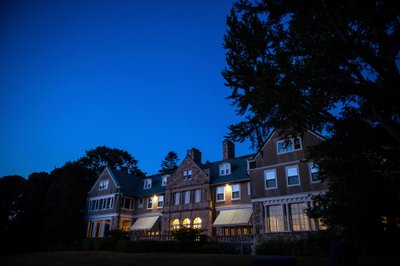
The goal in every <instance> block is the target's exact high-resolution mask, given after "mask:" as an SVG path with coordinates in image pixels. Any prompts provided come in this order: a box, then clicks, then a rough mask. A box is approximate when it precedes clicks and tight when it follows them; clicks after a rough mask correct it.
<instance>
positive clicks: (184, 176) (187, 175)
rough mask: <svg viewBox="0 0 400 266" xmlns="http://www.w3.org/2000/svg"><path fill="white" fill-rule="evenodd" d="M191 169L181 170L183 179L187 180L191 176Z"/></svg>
mask: <svg viewBox="0 0 400 266" xmlns="http://www.w3.org/2000/svg"><path fill="white" fill-rule="evenodd" d="M192 173H193V172H192V170H187V171H183V173H182V176H183V180H188V179H191V178H192Z"/></svg>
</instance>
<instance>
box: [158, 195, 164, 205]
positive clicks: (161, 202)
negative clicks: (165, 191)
mask: <svg viewBox="0 0 400 266" xmlns="http://www.w3.org/2000/svg"><path fill="white" fill-rule="evenodd" d="M162 207H164V196H163V195H161V196H158V203H157V208H162Z"/></svg>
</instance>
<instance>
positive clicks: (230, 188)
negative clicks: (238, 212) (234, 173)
mask: <svg viewBox="0 0 400 266" xmlns="http://www.w3.org/2000/svg"><path fill="white" fill-rule="evenodd" d="M231 191H232V186H231V185H229V184H226V185H225V192H226V193H230V192H231Z"/></svg>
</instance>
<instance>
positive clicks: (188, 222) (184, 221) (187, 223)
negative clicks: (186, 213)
mask: <svg viewBox="0 0 400 266" xmlns="http://www.w3.org/2000/svg"><path fill="white" fill-rule="evenodd" d="M182 226H183V227H186V228H190V219H189V218H185V219H183V222H182Z"/></svg>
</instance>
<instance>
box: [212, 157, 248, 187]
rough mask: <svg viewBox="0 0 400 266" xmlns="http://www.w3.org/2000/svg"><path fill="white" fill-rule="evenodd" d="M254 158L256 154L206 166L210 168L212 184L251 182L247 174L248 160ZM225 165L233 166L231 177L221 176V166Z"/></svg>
mask: <svg viewBox="0 0 400 266" xmlns="http://www.w3.org/2000/svg"><path fill="white" fill-rule="evenodd" d="M253 157H254V154H250V155H246V156H241V157H237V158H233V159H227V160H221V161H217V162H212V163H208V164H206V165H205V167H206V168H210V184H211V185H218V184H224V183H231V182H237V181H242V180H249V175H248V173H247V160H249V159H252V158H253ZM224 163H230V164H231V173H230V174H229V175H223V176H220V175H219V166H220V165H221V164H224Z"/></svg>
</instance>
